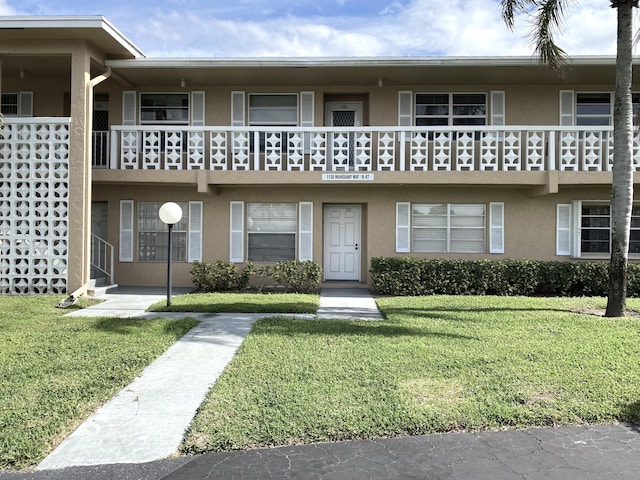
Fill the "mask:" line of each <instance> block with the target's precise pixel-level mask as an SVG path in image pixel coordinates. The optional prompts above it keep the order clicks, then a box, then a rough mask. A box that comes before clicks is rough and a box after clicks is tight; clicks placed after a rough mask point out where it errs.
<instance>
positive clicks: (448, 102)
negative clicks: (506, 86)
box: [415, 93, 487, 126]
mask: <svg viewBox="0 0 640 480" xmlns="http://www.w3.org/2000/svg"><path fill="white" fill-rule="evenodd" d="M415 116H416V126H446V125H469V126H472V125H486V124H487V95H486V94H485V93H418V94H416V109H415Z"/></svg>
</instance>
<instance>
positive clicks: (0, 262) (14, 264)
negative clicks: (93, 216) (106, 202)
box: [0, 118, 70, 294]
mask: <svg viewBox="0 0 640 480" xmlns="http://www.w3.org/2000/svg"><path fill="white" fill-rule="evenodd" d="M5 120H6V125H5V127H4V131H3V135H2V137H1V138H0V294H26V293H65V292H66V288H67V257H68V254H67V249H68V231H69V127H70V125H69V121H68V119H64V118H25V119H15V120H14V119H5Z"/></svg>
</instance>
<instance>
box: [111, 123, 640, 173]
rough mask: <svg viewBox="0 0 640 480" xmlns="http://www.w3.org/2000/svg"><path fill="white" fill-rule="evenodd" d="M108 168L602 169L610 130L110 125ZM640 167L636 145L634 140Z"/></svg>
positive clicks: (608, 156)
mask: <svg viewBox="0 0 640 480" xmlns="http://www.w3.org/2000/svg"><path fill="white" fill-rule="evenodd" d="M110 151H111V155H110V161H109V166H108V168H110V169H148V170H198V169H205V170H248V171H345V170H350V171H474V170H477V171H552V170H558V171H608V170H610V169H611V162H612V158H613V132H612V129H611V127H595V128H587V127H549V126H518V127H486V126H483V127H454V128H452V127H432V128H429V129H426V128H423V127H354V128H330V127H319V128H301V127H298V128H294V127H187V126H184V127H175V126H171V127H166V126H131V127H129V126H116V127H113V128H112V131H111V147H110ZM634 163H635V166H636V167H635V168H636V170H640V144H639V142H638V139H637V138H636V139H635V143H634Z"/></svg>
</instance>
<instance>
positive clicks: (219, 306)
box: [149, 302, 318, 313]
mask: <svg viewBox="0 0 640 480" xmlns="http://www.w3.org/2000/svg"><path fill="white" fill-rule="evenodd" d="M317 308H318V305H317V304H315V303H311V302H309V303H304V302H295V303H275V304H269V303H266V304H259V303H255V302H230V303H190V304H186V305H180V304H175V303H174V304H172V305H171V306H170V307H167V306H166V305H165V304H155V305H153V306H152V307H151V308H149V311H150V312H188V313H189V312H191V313H316V310H317Z"/></svg>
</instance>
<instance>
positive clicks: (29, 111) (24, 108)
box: [0, 92, 33, 117]
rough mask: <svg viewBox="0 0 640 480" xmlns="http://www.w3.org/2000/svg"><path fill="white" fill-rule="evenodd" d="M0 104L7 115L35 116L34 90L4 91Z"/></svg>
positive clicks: (0, 97) (1, 109)
mask: <svg viewBox="0 0 640 480" xmlns="http://www.w3.org/2000/svg"><path fill="white" fill-rule="evenodd" d="M0 104H1V105H2V106H1V108H0V112H2V115H4V116H5V117H32V116H33V92H18V93H3V94H2V95H1V96H0Z"/></svg>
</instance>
